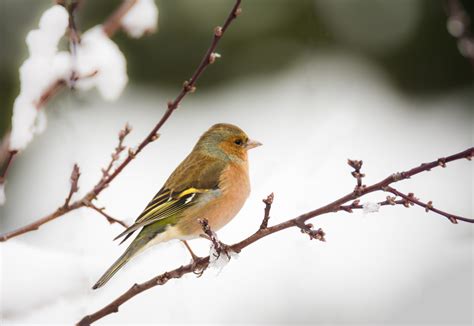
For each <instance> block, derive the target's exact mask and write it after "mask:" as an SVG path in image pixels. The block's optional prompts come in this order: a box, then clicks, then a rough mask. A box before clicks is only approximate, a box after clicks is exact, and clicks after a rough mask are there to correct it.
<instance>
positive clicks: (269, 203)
mask: <svg viewBox="0 0 474 326" xmlns="http://www.w3.org/2000/svg"><path fill="white" fill-rule="evenodd" d="M274 198H275V195H274V194H273V192H272V193H271V194H270V195H268V196H267V198H265V199H263V200H262V201H263V203H264V204H265V209H264V211H263V221H262V224H260V230H262V229H266V228H267V227H268V220H269V219H270V209H271V208H272V204H273V199H274Z"/></svg>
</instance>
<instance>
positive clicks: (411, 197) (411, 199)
mask: <svg viewBox="0 0 474 326" xmlns="http://www.w3.org/2000/svg"><path fill="white" fill-rule="evenodd" d="M385 191H388V192H391V193H392V194H394V195H395V196H399V197H401V198H403V199H404V206H405V207H409V205H410V204H412V205H413V204H415V205H418V206H421V207H423V208H424V209H425V211H426V212H427V213H428V212H430V211H432V212H434V213H436V214H439V215H442V216H444V217H446V218H447V219H448V220H449V221H450V222H451V223H453V224H457V223H458V221H463V222H468V223H473V222H472V220H471V219H468V218H465V217H462V216H456V215H453V214H450V213H447V212H444V211H442V210H439V209H437V208H434V207H433V202H432V201H429V202H427V203H424V202H422V201H420V200H419V198H416V197H415V194H413V193H411V192H410V193H409V194H408V195H406V194H404V193H402V192H400V191H398V190H397V189H395V188H392V187H386V188H385Z"/></svg>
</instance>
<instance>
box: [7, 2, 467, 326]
mask: <svg viewBox="0 0 474 326" xmlns="http://www.w3.org/2000/svg"><path fill="white" fill-rule="evenodd" d="M143 2H144V3H145V2H147V3H149V2H150V1H143ZM316 3H318V1H316ZM326 8H328V7H326ZM329 8H330V7H329ZM336 9H337V8H336ZM336 11H337V10H336ZM415 13H416V12H415ZM326 14H327V15H330V14H331V10H329V11H328V12H327V13H326ZM134 21H135V22H136V20H133V19H132V21H131V25H130V24H129V28H130V29H132V30H133V28H134V27H136V26H133V22H134ZM339 21H342V22H343V21H344V20H339ZM129 23H130V22H129ZM408 25H409V24H407V25H404V26H405V27H406V26H408ZM405 27H404V28H405ZM402 29H403V28H402ZM335 30H336V31H337V30H338V29H337V28H335ZM356 32H357V31H355V33H356ZM399 32H400V31H399ZM402 32H403V31H401V32H400V33H401V34H400V35H402V34H403V33H402ZM131 34H132V36H133V35H136V36H139V34H140V33H139V30H138V31H137V30H135V32H131ZM349 34H350V33H349ZM356 34H357V33H356ZM86 39H87V38H86ZM93 39H94V38H93ZM387 39H389V38H384V39H383V41H384V42H385V41H386V40H387ZM378 44H380V43H378ZM86 53H87V49H86ZM89 53H91V52H89ZM91 57H95V56H94V55H93V54H91ZM115 57H116V58H117V56H115ZM219 60H226V55H225V53H223V56H222V58H221V59H219ZM89 62H90V61H89ZM105 62H106V61H105ZM79 63H80V62H79ZM215 65H216V66H213V67H212V69H210V70H209V71H208V72H206V74H208V75H209V78H212V70H214V69H218V68H219V66H218V65H219V61H218V62H217V63H216V64H215ZM85 70H87V69H85ZM110 71H111V73H113V72H114V71H113V70H110ZM121 76H122V77H123V74H121ZM125 77H126V76H125ZM122 82H123V80H122ZM102 85H103V84H102ZM120 85H122V83H120ZM83 86H84V88H90V87H91V86H94V85H89V86H87V85H83ZM95 86H97V87H98V90H99V92H100V93H101V94H102V96H104V94H103V90H104V89H102V90H101V87H100V81H98V84H97V85H95ZM121 87H122V86H121ZM472 94H473V92H472V87H469V88H466V89H458V90H456V91H453V92H451V93H442V94H438V95H436V96H430V97H408V96H407V95H403V94H401V93H399V92H398V91H397V90H396V88H395V87H394V86H393V85H392V84H391V81H390V78H389V76H388V75H385V74H384V73H383V72H382V71H381V70H379V69H378V68H377V67H376V66H375V65H374V64H373V63H372V62H370V61H366V60H365V59H363V58H362V57H358V56H356V55H348V54H347V53H346V52H343V51H341V50H337V49H332V50H329V49H327V50H326V51H319V52H314V51H308V52H307V53H306V55H304V56H300V57H298V58H295V63H294V64H293V65H292V66H291V67H289V68H287V69H286V70H282V71H280V72H278V73H273V74H267V75H261V76H260V77H259V78H248V79H239V80H234V81H233V82H232V83H229V84H225V85H223V86H221V87H219V88H214V89H213V91H208V92H200V89H199V88H198V92H197V93H195V94H191V95H189V97H187V98H186V99H185V100H184V101H183V103H182V105H181V106H180V109H179V110H178V111H176V112H175V113H174V114H173V116H172V117H171V119H170V120H169V122H168V123H167V124H165V126H164V127H163V128H162V129H161V131H160V132H161V134H162V136H161V137H160V139H159V140H158V141H157V142H155V143H153V144H151V145H149V146H148V147H147V148H146V149H145V150H144V151H143V152H142V153H141V154H140V155H139V156H138V157H137V159H136V160H134V161H133V162H132V163H131V164H130V165H129V166H128V167H127V168H126V169H125V170H124V171H123V173H121V175H120V176H119V177H118V178H117V179H116V180H114V182H113V183H112V184H111V186H110V188H108V189H106V190H105V191H104V192H103V193H102V194H101V195H100V197H99V201H98V206H105V207H106V208H107V212H108V213H109V214H111V215H112V216H114V217H116V218H119V219H123V220H125V221H126V222H128V223H131V222H132V221H133V220H134V219H135V218H136V216H137V215H138V214H139V213H140V212H141V210H142V209H143V208H144V206H145V205H146V204H147V203H148V201H149V200H150V198H151V197H152V196H153V195H154V194H155V193H156V192H157V190H158V189H159V188H161V186H162V183H163V182H164V181H165V180H166V178H167V176H168V175H169V174H170V173H171V172H172V171H173V169H174V168H175V167H176V166H177V164H179V162H180V161H181V160H182V159H183V158H184V157H185V156H186V155H187V153H188V152H189V151H190V150H191V148H192V147H193V145H194V143H195V142H196V140H197V138H198V137H199V136H200V134H201V133H202V132H204V131H205V130H206V129H207V128H209V127H210V126H211V125H213V124H215V123H218V122H229V123H234V124H237V125H239V126H240V127H242V128H243V129H244V130H245V131H247V133H248V134H249V135H250V137H251V138H255V139H257V140H259V141H261V142H262V143H263V144H264V146H263V147H259V148H257V149H255V150H252V152H251V153H250V166H251V180H252V194H251V196H250V198H249V199H248V201H247V203H246V205H245V206H244V208H243V209H242V210H241V212H240V213H239V214H238V216H237V217H236V218H235V219H234V220H233V221H232V222H231V223H230V224H229V225H228V226H226V227H225V228H224V229H222V230H221V231H220V232H219V233H218V235H219V238H220V239H221V240H222V241H223V242H225V243H228V244H232V243H234V242H237V241H240V240H241V239H243V238H244V237H247V236H248V235H250V234H252V233H253V232H254V231H255V230H256V229H257V228H258V226H259V225H260V223H261V219H262V216H263V207H264V205H263V204H262V202H261V200H262V198H264V197H266V196H267V195H268V194H269V193H270V192H274V193H275V202H274V205H273V207H272V211H271V216H272V217H271V219H270V224H274V223H279V222H282V221H284V220H286V219H289V218H292V217H295V216H297V215H299V214H301V213H304V212H307V211H309V210H312V209H315V208H317V207H319V206H322V205H325V204H327V203H328V202H330V201H332V200H334V199H336V198H339V197H340V196H342V195H345V194H346V193H348V192H350V191H351V190H352V189H353V187H354V184H355V180H354V178H353V177H352V176H351V175H350V172H351V168H350V167H349V166H348V165H347V164H346V161H347V158H352V159H362V160H364V166H363V172H364V173H366V176H367V177H366V178H365V179H364V182H365V183H367V184H370V183H373V182H377V181H379V180H380V179H382V178H384V177H386V176H387V175H389V174H391V173H393V172H397V171H401V170H405V169H408V168H412V167H414V166H417V165H418V164H420V163H422V162H427V161H431V160H434V159H436V158H438V157H440V156H444V155H449V154H453V153H456V152H458V151H461V150H464V149H466V148H467V147H470V146H473V137H474V131H473V125H474V112H473V104H474V101H473V95H472ZM97 95H98V94H97V92H96V91H89V92H76V93H74V94H72V93H67V94H65V95H63V96H60V97H59V98H56V99H55V100H54V101H52V102H51V103H49V104H48V107H47V109H46V115H47V119H48V126H47V129H46V130H45V131H44V133H42V134H41V135H37V136H35V138H34V139H33V140H32V141H31V142H30V143H29V144H28V147H27V148H26V149H25V150H24V151H23V152H22V153H21V155H19V156H18V158H17V160H16V161H15V164H14V165H13V167H12V169H11V171H10V173H9V183H8V185H7V187H6V192H7V198H8V200H7V201H6V203H5V205H4V206H3V207H0V217H1V220H0V223H1V224H0V225H1V230H0V231H1V232H3V231H8V230H12V229H14V228H16V227H19V226H22V225H24V224H26V223H29V222H31V221H33V220H36V219H38V218H39V217H42V216H44V215H46V214H48V213H50V212H51V211H53V210H54V209H56V207H58V206H59V205H61V204H63V202H64V197H65V195H66V194H67V191H68V189H69V176H70V173H71V169H72V166H73V164H74V163H78V164H79V166H80V168H81V172H82V175H81V178H80V183H79V186H80V191H79V193H78V194H76V195H75V196H76V198H79V197H80V196H82V195H84V194H85V192H87V191H88V190H89V189H90V188H91V187H92V186H93V185H94V184H95V183H96V182H97V180H98V179H99V178H100V176H101V172H100V169H101V168H102V167H104V166H105V165H106V164H107V162H108V161H109V158H110V153H111V152H112V150H113V148H114V147H115V145H116V142H117V134H118V131H119V130H120V129H121V128H122V127H123V126H124V124H125V123H126V122H128V123H129V124H131V125H132V126H133V132H132V133H131V134H130V135H129V136H128V137H127V141H126V142H127V145H131V146H135V145H136V144H137V143H138V142H139V141H140V140H141V139H143V137H145V135H146V134H147V133H148V132H149V130H150V129H151V128H152V127H153V126H154V124H155V123H156V122H157V121H158V119H159V118H160V117H161V116H162V114H163V113H164V110H165V107H166V102H167V101H168V100H169V99H171V98H174V97H175V96H176V89H173V90H167V89H164V88H161V89H160V88H151V87H144V86H142V87H139V86H137V85H134V84H131V85H128V86H127V88H126V89H125V92H124V93H123V94H122V95H121V97H120V98H119V99H118V100H117V101H116V102H113V103H110V102H105V101H104V100H103V99H102V98H101V97H100V96H97ZM114 95H115V94H114ZM117 96H118V95H117ZM105 97H107V96H105ZM112 97H115V96H112ZM29 141H30V139H27V141H26V142H29ZM473 169H474V167H473V164H472V162H468V161H467V160H462V161H457V162H454V163H451V164H448V167H447V168H446V169H442V168H436V169H433V170H432V171H431V172H429V173H423V174H421V175H418V176H416V177H414V178H413V179H411V180H407V181H403V182H401V183H400V184H396V185H395V187H396V188H398V189H399V190H401V191H404V192H414V193H415V194H416V195H417V197H420V198H421V199H422V200H424V201H428V200H433V202H434V205H435V207H439V208H441V209H444V210H446V211H449V212H452V213H454V214H457V215H461V216H467V217H473V208H474V207H473V183H474V174H473V172H474V170H473ZM385 196H386V194H383V193H378V194H372V195H371V196H368V197H367V198H363V199H362V202H366V201H371V202H376V201H380V200H384V199H385ZM311 223H313V224H314V225H315V226H316V228H319V227H321V228H323V230H324V231H325V232H326V234H327V235H326V239H327V242H325V243H321V242H316V241H309V239H308V237H307V236H305V235H302V234H301V233H300V232H299V231H298V230H296V229H290V230H285V231H283V232H280V233H277V234H274V235H272V236H270V237H267V238H265V239H262V240H261V241H258V242H256V243H255V244H253V245H251V246H250V247H248V248H246V249H244V251H243V252H242V253H241V254H240V255H239V257H238V258H237V259H233V260H232V261H231V262H230V263H229V264H228V265H227V266H225V267H224V269H223V270H222V271H221V272H220V273H218V272H217V271H216V270H208V271H206V272H205V273H204V275H203V276H202V277H201V278H196V277H195V276H194V275H192V274H191V275H187V276H185V277H183V278H182V279H179V280H172V281H170V282H169V283H168V284H166V285H165V286H162V287H155V288H153V289H152V290H149V291H146V292H145V293H142V294H140V295H139V296H137V297H135V298H133V299H132V300H131V301H129V302H127V303H126V304H124V305H123V306H122V307H121V308H120V311H119V313H118V314H113V315H110V316H107V317H105V318H104V319H102V320H101V321H100V323H102V324H129V325H136V324H156V323H160V324H184V323H202V324H224V323H225V324H229V323H239V324H256V323H271V324H275V323H283V324H294V323H313V324H354V323H360V324H381V323H390V324H394V325H397V324H399V325H419V324H425V325H426V324H428V325H431V324H438V325H453V324H457V325H470V324H472V322H473V308H472V307H473V306H474V302H473V301H474V300H473V293H474V280H473V275H474V271H473V268H474V257H473V255H474V252H473V250H474V242H473V239H474V237H473V230H474V228H473V226H471V225H468V224H458V225H453V224H451V223H450V222H449V221H447V220H446V219H445V218H444V217H441V216H438V215H435V214H432V213H428V214H427V213H425V212H424V210H423V209H421V208H417V207H412V208H410V209H406V208H404V207H382V208H381V209H380V212H378V213H371V214H367V215H364V214H363V213H362V212H357V211H356V212H354V213H353V214H348V213H344V212H341V213H337V214H327V215H324V216H320V217H317V218H316V219H314V220H312V221H311ZM121 230H122V228H121V226H120V225H109V224H108V223H107V222H106V220H105V219H104V218H103V217H102V216H100V215H98V214H97V213H96V212H94V211H92V210H89V209H81V210H78V211H74V212H72V213H70V214H68V215H66V216H63V217H60V218H59V219H57V220H55V221H53V222H51V223H48V224H46V225H44V226H42V227H41V228H40V229H39V230H38V231H37V232H31V233H28V234H26V235H23V236H21V237H18V238H16V239H13V240H10V241H8V242H6V243H1V244H0V258H1V260H0V263H1V267H0V272H1V274H0V281H1V283H0V285H1V289H0V314H1V316H0V323H1V324H2V325H20V324H22V325H32V324H44V325H51V324H64V325H71V324H74V323H75V322H77V321H78V320H79V319H80V318H82V317H83V316H84V315H86V314H88V313H92V312H94V311H96V310H98V309H99V308H101V307H103V306H104V305H105V304H107V303H109V302H110V301H111V300H113V299H114V298H116V297H117V296H118V295H120V294H121V293H123V292H124V291H125V290H127V289H128V288H129V287H130V286H131V285H132V284H133V283H135V282H143V281H146V280H148V279H149V278H151V277H153V276H155V275H157V274H161V273H163V272H164V271H167V270H169V269H174V268H176V267H178V266H180V265H182V264H187V263H189V261H190V257H189V255H188V253H187V251H186V249H185V248H184V246H183V245H182V244H181V243H179V242H172V243H167V244H163V245H160V246H156V247H154V248H152V249H149V250H148V251H146V252H145V253H144V254H142V255H141V256H139V257H137V258H136V259H134V260H133V261H132V262H131V263H129V264H128V265H126V266H125V268H123V270H121V271H120V272H119V273H117V275H116V276H115V277H114V278H113V279H112V280H111V281H110V282H109V283H108V284H107V285H106V286H105V287H104V288H101V289H99V290H96V291H93V290H91V287H92V285H93V284H94V283H95V281H96V280H97V279H98V278H99V277H100V275H102V273H103V272H104V270H105V269H106V268H108V267H109V266H110V264H111V263H112V262H113V261H114V260H115V259H116V258H117V256H118V255H120V254H121V252H122V251H123V250H124V249H125V247H124V246H117V243H116V242H113V241H112V239H113V238H114V237H115V236H116V235H117V234H118V233H119V232H120V231H121ZM190 244H191V246H192V247H193V248H195V251H197V253H199V254H200V255H207V254H208V253H209V244H208V242H207V241H206V240H194V241H191V243H190Z"/></svg>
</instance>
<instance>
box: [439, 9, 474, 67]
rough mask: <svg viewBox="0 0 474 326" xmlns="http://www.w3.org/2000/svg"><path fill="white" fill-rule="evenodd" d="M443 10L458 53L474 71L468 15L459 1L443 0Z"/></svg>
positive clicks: (473, 45) (472, 45)
mask: <svg viewBox="0 0 474 326" xmlns="http://www.w3.org/2000/svg"><path fill="white" fill-rule="evenodd" d="M445 10H446V15H447V16H448V21H447V24H446V25H447V29H448V32H449V33H450V34H451V36H453V37H454V38H456V41H457V46H458V50H459V52H460V53H461V55H462V56H463V57H465V58H467V59H468V60H469V62H470V63H471V66H472V68H473V69H474V38H473V36H472V34H471V30H470V25H471V20H470V18H469V15H468V14H467V12H466V10H465V9H464V7H463V5H462V3H461V1H459V0H445Z"/></svg>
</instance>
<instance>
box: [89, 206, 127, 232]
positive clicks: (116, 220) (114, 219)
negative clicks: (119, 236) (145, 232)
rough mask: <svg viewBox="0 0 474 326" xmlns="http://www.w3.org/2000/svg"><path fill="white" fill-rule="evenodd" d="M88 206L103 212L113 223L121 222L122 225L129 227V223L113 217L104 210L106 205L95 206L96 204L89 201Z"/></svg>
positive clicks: (108, 220)
mask: <svg viewBox="0 0 474 326" xmlns="http://www.w3.org/2000/svg"><path fill="white" fill-rule="evenodd" d="M87 207H89V208H92V209H93V210H95V211H96V212H97V213H99V214H101V215H102V216H103V217H105V218H106V219H107V222H109V223H110V224H113V223H118V224H120V225H121V226H123V227H124V228H128V225H127V223H125V222H123V221H121V220H118V219H116V218H113V217H112V216H110V215H109V214H107V213H106V212H104V210H105V207H101V208H99V207H97V206H95V205H94V204H92V203H89V204H88V205H87Z"/></svg>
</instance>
